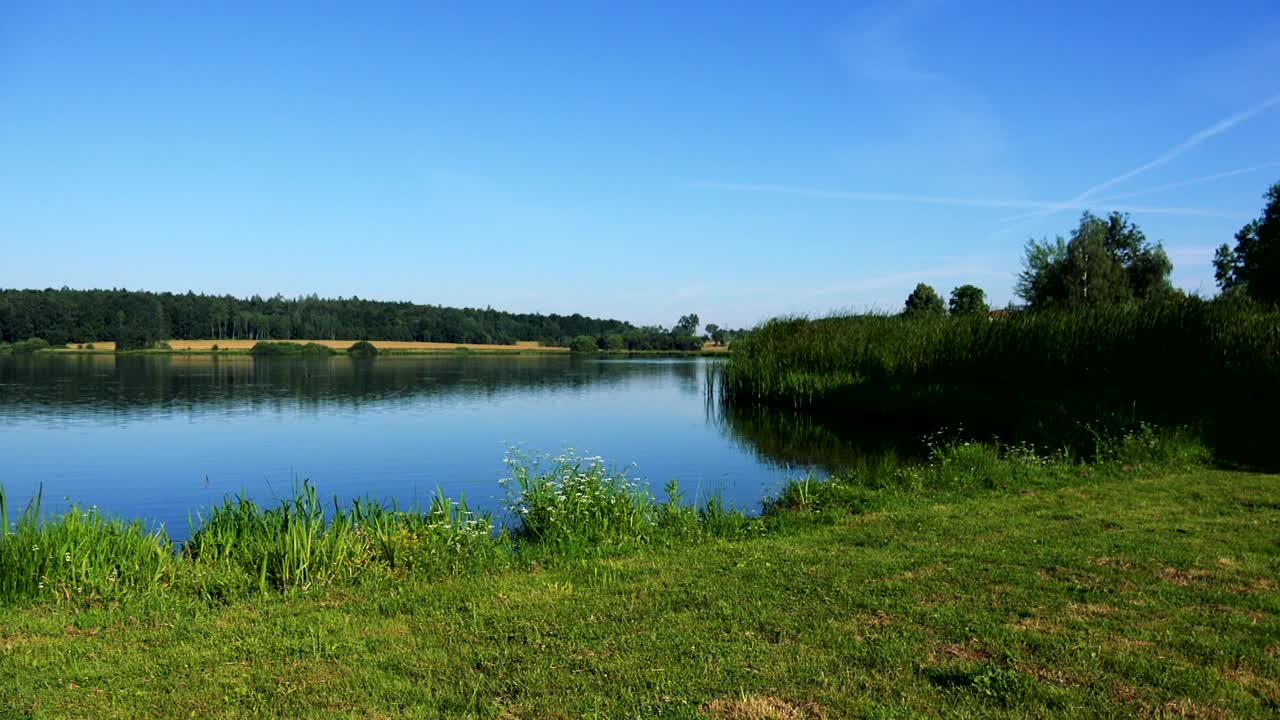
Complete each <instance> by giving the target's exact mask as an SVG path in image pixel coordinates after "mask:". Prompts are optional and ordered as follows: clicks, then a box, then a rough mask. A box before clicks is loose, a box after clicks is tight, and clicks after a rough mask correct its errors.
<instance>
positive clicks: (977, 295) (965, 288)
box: [947, 285, 991, 317]
mask: <svg viewBox="0 0 1280 720" xmlns="http://www.w3.org/2000/svg"><path fill="white" fill-rule="evenodd" d="M947 309H948V311H949V312H950V313H951V316H952V317H956V316H959V315H986V314H987V313H988V312H990V311H991V307H990V306H988V305H987V294H986V293H985V292H983V290H982V288H980V287H977V286H976V285H961V286H960V287H958V288H955V289H954V290H952V291H951V301H950V303H948V308H947Z"/></svg>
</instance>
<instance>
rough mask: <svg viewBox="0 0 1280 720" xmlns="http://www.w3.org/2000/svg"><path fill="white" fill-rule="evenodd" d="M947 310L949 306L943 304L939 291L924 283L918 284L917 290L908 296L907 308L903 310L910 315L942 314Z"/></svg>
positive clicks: (927, 315)
mask: <svg viewBox="0 0 1280 720" xmlns="http://www.w3.org/2000/svg"><path fill="white" fill-rule="evenodd" d="M946 312H947V306H946V305H944V304H943V302H942V297H941V296H940V295H938V291H937V290H934V289H933V288H932V287H930V286H928V285H925V284H924V283H920V284H918V285H916V288H915V290H912V291H911V294H910V295H908V296H907V302H906V308H905V309H904V310H903V311H902V313H903V314H904V315H907V316H910V317H933V316H941V315H945V314H946Z"/></svg>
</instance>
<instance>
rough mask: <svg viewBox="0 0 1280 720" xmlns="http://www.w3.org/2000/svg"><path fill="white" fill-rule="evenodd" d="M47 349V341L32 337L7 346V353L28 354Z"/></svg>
mask: <svg viewBox="0 0 1280 720" xmlns="http://www.w3.org/2000/svg"><path fill="white" fill-rule="evenodd" d="M48 348H49V343H48V341H46V340H44V339H43V338H38V337H33V338H30V339H28V340H22V341H20V342H16V343H13V344H12V345H10V346H9V351H10V352H13V353H16V354H30V353H33V352H36V351H37V350H47V349H48Z"/></svg>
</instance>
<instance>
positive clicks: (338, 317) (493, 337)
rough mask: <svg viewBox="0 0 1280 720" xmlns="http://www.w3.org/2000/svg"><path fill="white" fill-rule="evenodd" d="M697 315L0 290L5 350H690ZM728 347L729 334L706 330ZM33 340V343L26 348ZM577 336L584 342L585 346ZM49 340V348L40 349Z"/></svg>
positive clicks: (695, 340)
mask: <svg viewBox="0 0 1280 720" xmlns="http://www.w3.org/2000/svg"><path fill="white" fill-rule="evenodd" d="M698 323H699V319H698V316H697V315H696V314H690V315H685V316H683V317H681V318H680V319H679V320H678V321H677V322H676V323H675V325H674V326H673V327H672V328H671V329H667V328H664V327H661V326H657V325H651V326H643V327H637V326H635V325H632V324H631V323H629V322H625V321H621V320H602V319H598V318H591V317H584V316H583V315H580V314H577V313H574V314H573V315H556V314H550V315H542V314H537V313H509V312H502V311H499V310H494V309H492V308H485V309H483V310H481V309H476V308H453V307H443V306H437V305H417V304H414V303H408V302H383V301H376V300H362V299H360V298H358V297H351V298H336V299H328V298H320V297H317V296H315V295H310V296H307V297H300V298H292V299H290V298H285V297H282V296H280V295H276V296H274V297H270V298H263V297H260V296H256V295H255V296H253V297H250V298H236V297H232V296H230V295H204V294H197V293H193V292H187V293H167V292H164V293H157V292H147V291H138V290H71V289H68V288H62V289H60V290H53V289H46V290H0V343H13V345H12V347H14V348H17V347H20V346H21V347H23V348H26V347H27V345H30V346H31V347H32V348H36V347H45V346H47V344H52V345H58V346H60V345H65V344H67V343H78V344H83V343H93V342H104V341H109V342H114V343H116V347H117V348H118V349H122V350H128V349H142V348H149V347H154V346H156V345H157V344H158V343H161V342H163V341H166V340H202V339H212V340H257V341H261V340H285V341H288V340H338V339H342V340H398V341H413V342H443V343H485V344H498V345H510V344H514V343H515V342H516V341H518V340H534V341H538V342H541V343H542V344H544V345H558V346H566V345H572V346H575V347H578V348H584V346H585V344H586V343H588V342H589V343H590V344H591V345H593V346H594V347H595V348H596V349H603V350H638V351H644V350H696V349H699V348H701V347H702V342H703V339H704V338H703V337H702V336H699V335H697V329H698ZM708 333H709V334H711V335H714V336H715V337H717V338H719V339H720V341H721V342H726V341H727V340H728V339H729V338H730V337H732V333H733V331H729V330H721V329H720V328H718V327H716V326H709V327H708ZM32 338H34V339H36V340H35V344H31V343H29V342H28V340H29V339H32ZM584 338H585V339H586V340H584ZM46 343H47V344H46Z"/></svg>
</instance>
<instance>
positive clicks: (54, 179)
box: [0, 0, 1280, 327]
mask: <svg viewBox="0 0 1280 720" xmlns="http://www.w3.org/2000/svg"><path fill="white" fill-rule="evenodd" d="M196 5H200V6H202V7H196ZM262 6H268V7H270V9H265V10H264V9H262ZM628 6H629V7H628ZM1050 6H1054V7H1050ZM1057 6H1061V7H1057ZM1277 37H1280V4H1278V3H1276V2H1275V0H1260V1H1258V2H1222V3H1203V2H1185V3H1168V2H1133V3H1130V2H1123V3H1115V2H1094V1H1092V0H1089V1H1087V2H1077V3H1014V2H1008V3H992V4H979V3H976V2H958V1H957V2H917V3H898V2H890V3H883V4H870V3H868V4H861V3H850V2H842V3H831V4H824V3H795V2H779V3H750V2H741V1H739V2H731V3H723V4H713V3H703V2H698V3H691V2H643V3H609V2H588V3H580V4H577V3H575V4H569V3H551V2H538V3H524V2H522V3H510V4H499V3H474V2H465V3H457V4H446V3H436V2H429V3H427V2H404V3H383V2H368V3H327V2H308V3H298V4H296V5H292V6H291V5H289V4H286V3H282V2H273V3H260V2H252V3H241V2H225V1H224V2H216V3H185V2H155V3H130V2H115V3H91V2H73V3H63V2H57V1H56V0H37V1H35V2H27V1H26V0H7V1H5V2H0V286H6V287H14V286H16V287H50V286H51V287H58V286H62V285H68V286H72V287H112V286H118V287H128V288H141V289H154V290H175V291H185V290H187V289H193V290H196V291H205V292H230V293H233V294H237V295H247V294H253V293H260V294H263V295H270V294H274V293H277V292H280V293H283V294H285V295H286V296H293V295H298V294H309V293H312V292H316V293H319V294H321V295H326V296H337V295H342V296H350V295H353V294H354V295H359V296H360V297H369V298H384V299H408V300H413V301H417V302H426V303H434V304H446V305H467V306H485V305H492V306H493V307H495V308H502V309H510V310H516V311H541V312H560V313H572V312H582V313H584V314H592V315H602V316H609V317H617V318H622V319H627V320H631V321H633V322H637V323H660V324H663V325H671V324H672V323H674V321H675V320H676V319H677V317H678V316H679V315H681V314H684V313H686V312H697V313H698V314H699V315H701V317H702V319H703V320H704V321H708V322H716V323H719V324H721V325H728V326H733V327H737V326H745V325H750V324H753V323H755V322H756V321H758V320H761V319H764V318H767V317H770V316H772V315H776V314H780V313H794V312H806V313H825V312H828V311H831V310H833V309H843V308H853V309H866V308H879V309H883V310H896V309H897V308H899V307H900V306H901V303H902V300H903V298H904V297H905V296H906V294H907V293H908V292H909V291H910V289H911V288H912V287H913V286H914V285H915V283H916V282H919V281H925V282H929V283H931V284H933V285H934V286H935V287H937V288H938V289H939V290H940V291H941V292H943V293H944V294H945V293H947V292H949V291H950V289H951V288H952V287H954V286H955V285H959V284H962V283H966V282H972V283H975V284H977V285H979V286H981V287H983V288H985V289H986V290H987V292H988V294H989V296H990V298H991V300H992V301H993V302H994V303H995V304H1003V303H1005V302H1007V301H1008V300H1010V299H1011V297H1012V286H1013V280H1014V275H1015V273H1016V272H1017V270H1018V268H1019V264H1020V258H1021V255H1022V246H1023V244H1024V243H1025V242H1026V240H1027V238H1028V237H1033V236H1034V237H1043V236H1052V235H1056V234H1060V233H1066V232H1067V231H1068V230H1069V229H1070V227H1071V226H1072V225H1074V223H1075V221H1076V219H1077V218H1078V216H1079V214H1080V211H1081V209H1083V208H1091V209H1093V210H1095V211H1096V212H1099V213H1104V212H1106V211H1108V210H1111V209H1113V208H1115V209H1127V210H1129V211H1130V212H1131V213H1132V215H1133V218H1134V219H1135V220H1136V221H1137V222H1138V224H1139V225H1140V226H1141V227H1142V228H1143V229H1144V230H1145V231H1146V233H1147V235H1148V237H1150V238H1151V239H1153V240H1162V241H1163V242H1164V244H1165V248H1166V250H1167V251H1168V252H1169V255H1170V256H1171V257H1172V258H1173V260H1174V264H1175V271H1174V281H1175V284H1177V285H1179V286H1180V287H1183V288H1186V289H1187V290H1191V291H1197V290H1198V291H1200V292H1202V293H1205V294H1211V293H1212V292H1213V291H1214V286H1213V276H1212V270H1211V266H1210V260H1211V257H1212V249H1213V247H1214V246H1216V245H1217V244H1219V243H1222V242H1228V241H1230V240H1231V238H1232V236H1233V235H1234V233H1235V231H1236V230H1237V229H1238V228H1239V227H1240V226H1241V225H1242V224H1243V223H1245V222H1246V221H1247V220H1249V219H1250V218H1252V217H1255V216H1257V215H1258V214H1259V211H1260V210H1261V207H1262V200H1261V195H1262V193H1263V192H1264V190H1265V189H1266V187H1267V186H1268V185H1269V184H1270V183H1272V182H1275V181H1276V180H1280V74H1278V73H1277V68H1280V43H1278V42H1276V41H1275V38H1277ZM1259 166H1261V167H1259ZM1215 176H1217V177H1215ZM1206 178H1208V179H1206ZM1183 183H1186V184H1183ZM1171 185H1172V186H1174V187H1166V186H1171Z"/></svg>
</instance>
